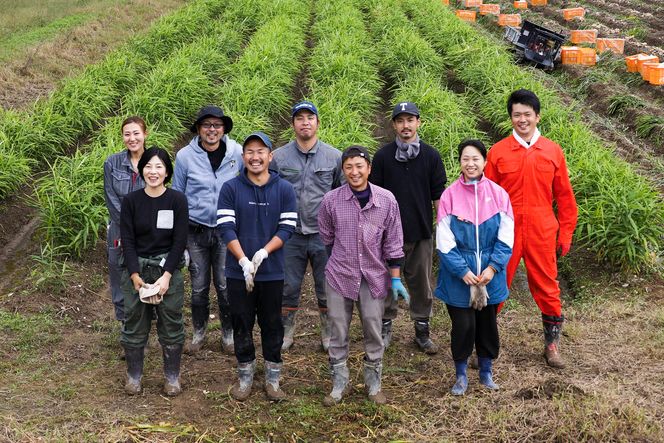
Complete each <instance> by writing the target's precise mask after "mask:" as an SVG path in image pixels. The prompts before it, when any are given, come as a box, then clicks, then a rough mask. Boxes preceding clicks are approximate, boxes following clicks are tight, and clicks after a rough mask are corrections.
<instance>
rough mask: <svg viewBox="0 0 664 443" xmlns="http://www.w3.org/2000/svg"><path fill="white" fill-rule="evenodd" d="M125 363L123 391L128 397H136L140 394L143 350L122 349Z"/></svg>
mask: <svg viewBox="0 0 664 443" xmlns="http://www.w3.org/2000/svg"><path fill="white" fill-rule="evenodd" d="M124 350H125V361H126V362H127V380H126V382H125V386H124V390H125V392H126V393H127V394H129V395H137V394H140V393H141V390H142V387H141V379H142V378H143V358H144V356H145V348H143V347H140V348H130V347H128V346H125V347H124Z"/></svg>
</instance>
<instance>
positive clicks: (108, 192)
mask: <svg viewBox="0 0 664 443" xmlns="http://www.w3.org/2000/svg"><path fill="white" fill-rule="evenodd" d="M112 173H113V164H112V163H111V161H110V158H107V159H106V161H105V162H104V199H105V200H106V207H107V208H108V215H109V216H110V218H111V220H112V221H114V222H116V223H120V209H121V207H120V197H118V195H117V194H116V193H115V191H114V190H113V174H112Z"/></svg>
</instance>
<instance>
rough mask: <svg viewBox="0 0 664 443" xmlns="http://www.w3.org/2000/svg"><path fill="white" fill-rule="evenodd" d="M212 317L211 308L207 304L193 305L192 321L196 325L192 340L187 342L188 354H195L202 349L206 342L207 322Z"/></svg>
mask: <svg viewBox="0 0 664 443" xmlns="http://www.w3.org/2000/svg"><path fill="white" fill-rule="evenodd" d="M209 317H210V308H208V307H207V306H196V305H193V306H192V307H191V322H192V324H193V326H194V333H193V335H192V337H191V342H190V343H187V349H186V352H187V354H191V355H194V354H196V353H197V352H198V351H200V350H201V348H202V347H203V344H205V334H206V332H207V322H208V318H209Z"/></svg>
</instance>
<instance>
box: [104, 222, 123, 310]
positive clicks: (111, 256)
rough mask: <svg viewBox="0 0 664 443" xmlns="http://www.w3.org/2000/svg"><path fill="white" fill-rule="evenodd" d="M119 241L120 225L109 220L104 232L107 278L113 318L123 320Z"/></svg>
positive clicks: (120, 249)
mask: <svg viewBox="0 0 664 443" xmlns="http://www.w3.org/2000/svg"><path fill="white" fill-rule="evenodd" d="M119 241H120V225H118V224H116V223H113V222H110V223H109V225H108V230H107V233H106V245H107V249H106V251H107V253H108V279H109V283H110V288H111V301H112V302H113V306H114V308H115V319H116V320H119V321H123V320H124V318H125V310H124V294H123V293H122V267H121V266H120V265H119V259H120V256H121V255H122V248H121V247H120V244H119Z"/></svg>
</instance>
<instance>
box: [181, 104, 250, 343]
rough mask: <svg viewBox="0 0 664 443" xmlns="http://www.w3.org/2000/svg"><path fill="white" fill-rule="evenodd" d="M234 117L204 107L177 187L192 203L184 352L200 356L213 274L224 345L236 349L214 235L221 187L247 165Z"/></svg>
mask: <svg viewBox="0 0 664 443" xmlns="http://www.w3.org/2000/svg"><path fill="white" fill-rule="evenodd" d="M231 129H233V120H232V119H231V118H230V117H229V116H227V115H224V112H223V111H222V110H221V109H220V108H218V107H217V106H204V107H203V108H202V109H201V110H200V111H199V112H198V116H197V117H196V121H195V122H194V124H193V125H192V126H191V132H193V133H194V134H197V135H196V136H195V137H194V138H193V139H192V140H191V142H189V144H188V145H187V146H185V147H184V148H182V149H181V150H180V151H179V152H178V153H177V157H176V161H175V171H174V173H173V189H175V190H178V191H181V192H183V193H184V194H185V195H186V196H187V201H188V202H189V234H188V237H187V250H188V251H189V255H190V259H191V262H190V264H189V273H190V275H191V317H192V323H193V327H194V332H193V338H192V340H191V342H190V343H188V344H187V346H186V348H185V351H186V352H188V353H190V354H195V353H196V352H198V351H199V350H200V349H201V346H203V343H204V342H205V332H206V330H207V322H208V318H209V316H210V297H209V294H210V274H212V279H213V281H214V287H215V289H216V291H217V301H218V303H219V316H220V320H221V331H222V349H223V350H224V352H226V353H229V354H232V353H233V327H232V324H231V315H230V307H229V304H228V294H227V291H226V277H225V276H224V267H225V261H226V247H225V245H224V244H223V242H222V241H221V240H220V239H219V237H218V236H217V235H215V228H216V226H217V201H218V199H219V192H220V191H221V187H222V186H223V184H224V183H226V182H227V181H228V180H230V179H232V178H233V177H235V176H237V175H238V173H239V172H240V169H241V168H242V147H241V146H240V145H239V144H238V143H237V142H236V141H235V140H232V139H230V138H229V137H228V134H229V133H230V132H231Z"/></svg>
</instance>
